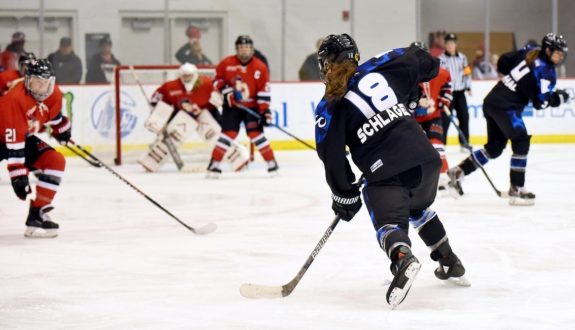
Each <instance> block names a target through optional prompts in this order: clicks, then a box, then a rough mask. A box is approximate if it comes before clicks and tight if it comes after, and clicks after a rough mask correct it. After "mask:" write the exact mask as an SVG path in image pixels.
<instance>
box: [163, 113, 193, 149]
mask: <svg viewBox="0 0 575 330" xmlns="http://www.w3.org/2000/svg"><path fill="white" fill-rule="evenodd" d="M197 128H198V122H196V120H195V119H193V118H192V117H191V116H190V115H188V114H187V113H186V112H185V111H178V113H177V114H176V115H175V116H174V118H173V119H172V120H170V122H169V123H168V126H166V134H167V135H168V136H169V137H170V138H171V139H172V141H174V145H175V146H176V147H177V146H179V145H180V144H182V143H183V142H184V141H185V140H186V138H187V137H188V136H189V135H190V133H191V132H192V131H194V130H196V129H197Z"/></svg>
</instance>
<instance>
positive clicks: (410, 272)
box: [387, 262, 421, 310]
mask: <svg viewBox="0 0 575 330" xmlns="http://www.w3.org/2000/svg"><path fill="white" fill-rule="evenodd" d="M420 269H421V264H420V263H418V262H414V263H412V264H410V265H409V266H408V267H407V269H406V270H405V272H404V273H403V275H404V276H405V277H407V278H408V280H407V282H406V283H405V285H404V286H403V288H399V287H397V288H393V290H391V293H390V294H389V300H388V302H387V303H388V304H390V305H391V310H394V309H395V308H396V307H397V306H399V304H401V303H402V302H403V300H404V299H405V297H406V296H407V294H408V293H409V289H411V285H412V284H413V281H414V280H415V277H416V276H417V273H419V270H420Z"/></svg>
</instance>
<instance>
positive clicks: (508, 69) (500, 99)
mask: <svg viewBox="0 0 575 330" xmlns="http://www.w3.org/2000/svg"><path fill="white" fill-rule="evenodd" d="M527 54H528V51H527V50H524V49H522V50H519V51H516V52H510V53H506V54H503V55H501V58H500V60H499V62H498V64H497V66H498V70H499V72H500V73H502V74H504V76H503V77H502V78H501V80H500V81H499V82H498V83H497V85H495V86H494V87H493V89H492V90H491V91H490V92H489V94H487V96H486V97H485V102H486V103H488V104H489V107H486V109H487V110H488V111H489V109H492V108H495V109H502V110H504V111H509V110H513V111H517V112H522V111H523V109H524V107H525V106H526V105H527V104H528V103H529V101H531V102H532V103H533V107H535V108H536V109H543V108H546V107H547V106H548V104H549V100H550V97H551V94H552V92H553V90H554V89H555V84H556V83H557V73H556V72H555V67H554V66H553V65H551V64H550V63H547V62H546V61H544V60H542V59H541V58H536V59H535V61H533V63H532V64H531V65H529V64H528V63H527V61H526V59H525V58H526V56H527Z"/></svg>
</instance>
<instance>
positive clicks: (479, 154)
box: [459, 149, 491, 175]
mask: <svg viewBox="0 0 575 330" xmlns="http://www.w3.org/2000/svg"><path fill="white" fill-rule="evenodd" d="M472 157H473V158H472ZM490 158H491V157H489V154H488V153H487V151H486V150H485V149H479V150H475V151H474V152H473V153H472V154H471V155H470V156H469V157H467V158H465V160H463V161H462V162H461V164H459V167H460V168H461V170H463V174H465V175H467V174H469V173H471V172H473V171H475V170H476V169H477V164H480V165H481V166H483V165H485V164H487V162H488V161H489V159H490ZM476 163H477V164H476Z"/></svg>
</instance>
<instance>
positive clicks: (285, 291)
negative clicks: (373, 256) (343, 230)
mask: <svg viewBox="0 0 575 330" xmlns="http://www.w3.org/2000/svg"><path fill="white" fill-rule="evenodd" d="M362 182H363V176H361V177H360V178H359V180H358V181H357V183H356V185H357V186H359V185H361V183H362ZM339 220H341V217H340V216H339V214H338V215H336V216H335V218H334V219H333V221H332V222H331V224H330V225H329V227H327V230H326V231H325V233H324V234H323V236H322V237H321V239H320V240H319V242H318V243H317V245H316V246H315V248H314V249H313V251H312V252H311V254H310V255H309V257H308V258H307V260H306V261H305V263H304V264H303V266H302V267H301V268H300V270H299V272H298V273H297V274H296V276H295V277H294V278H293V279H292V280H291V281H289V282H288V283H287V284H284V285H282V286H270V285H259V284H252V283H244V284H242V285H241V286H240V294H241V295H242V296H244V297H246V298H281V297H287V296H289V295H290V294H291V293H292V292H293V290H294V289H295V287H296V286H297V285H298V283H299V282H300V281H301V279H302V277H303V276H304V274H305V273H306V272H307V270H308V268H309V267H310V266H311V264H312V262H313V261H314V260H315V258H316V257H317V255H318V254H319V251H321V249H322V248H323V246H324V245H325V243H326V242H327V240H328V239H329V237H330V236H331V234H332V233H333V231H334V229H335V227H336V226H337V224H338V223H339Z"/></svg>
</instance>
